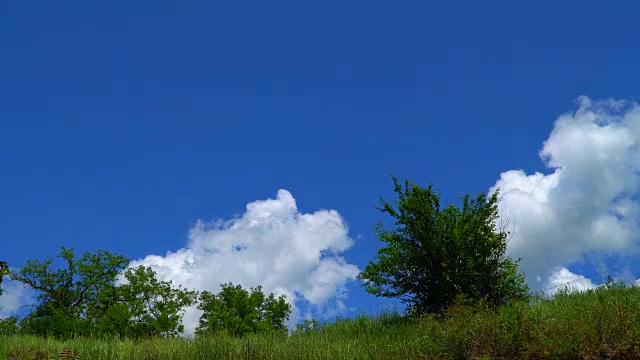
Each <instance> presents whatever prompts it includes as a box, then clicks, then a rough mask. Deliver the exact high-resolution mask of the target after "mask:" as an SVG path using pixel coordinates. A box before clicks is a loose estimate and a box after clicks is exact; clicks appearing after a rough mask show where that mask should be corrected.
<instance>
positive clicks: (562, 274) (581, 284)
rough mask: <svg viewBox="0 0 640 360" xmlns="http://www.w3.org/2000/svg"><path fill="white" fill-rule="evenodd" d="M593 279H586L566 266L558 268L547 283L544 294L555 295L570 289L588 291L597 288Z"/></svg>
mask: <svg viewBox="0 0 640 360" xmlns="http://www.w3.org/2000/svg"><path fill="white" fill-rule="evenodd" d="M597 287H598V285H596V284H594V283H593V281H591V279H585V278H584V277H583V276H582V275H578V274H575V273H572V272H571V271H569V269H567V268H565V267H559V268H557V269H556V270H555V271H554V272H553V273H552V274H551V276H549V278H548V279H547V281H546V283H545V289H548V290H546V291H545V294H544V295H547V296H553V295H555V294H556V293H557V292H558V291H561V290H564V289H568V290H569V291H571V292H573V291H578V292H581V291H586V290H591V289H595V288H597Z"/></svg>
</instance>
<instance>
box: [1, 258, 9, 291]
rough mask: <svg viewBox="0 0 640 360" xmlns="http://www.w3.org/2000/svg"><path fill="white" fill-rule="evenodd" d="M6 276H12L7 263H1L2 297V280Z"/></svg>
mask: <svg viewBox="0 0 640 360" xmlns="http://www.w3.org/2000/svg"><path fill="white" fill-rule="evenodd" d="M5 275H11V271H10V270H9V266H7V262H6V261H0V295H2V278H3V277H4V276H5Z"/></svg>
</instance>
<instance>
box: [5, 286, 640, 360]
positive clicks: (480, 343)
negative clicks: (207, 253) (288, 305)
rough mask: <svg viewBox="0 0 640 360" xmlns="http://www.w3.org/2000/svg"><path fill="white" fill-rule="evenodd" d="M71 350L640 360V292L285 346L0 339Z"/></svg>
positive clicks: (334, 331)
mask: <svg viewBox="0 0 640 360" xmlns="http://www.w3.org/2000/svg"><path fill="white" fill-rule="evenodd" d="M66 348H70V349H73V350H74V352H75V353H76V354H77V355H78V356H79V358H80V359H92V360H100V359H109V360H124V359H131V360H133V359H135V360H142V359H162V360H169V359H176V360H177V359H483V358H484V359H494V358H508V359H588V358H598V359H605V358H615V359H632V358H633V359H637V358H640V288H637V287H633V288H626V287H623V286H613V287H609V288H599V289H597V290H593V291H588V292H585V293H574V294H566V293H565V294H561V295H559V296H557V297H555V298H554V299H553V300H550V301H543V300H540V301H537V302H536V303H534V304H519V305H516V306H510V307H504V308H501V309H499V310H498V311H497V312H492V311H489V310H487V309H478V308H475V309H474V308H470V307H467V306H462V305H458V306H454V307H452V308H451V309H450V312H449V314H448V315H447V317H446V318H444V319H440V320H437V319H435V318H433V317H421V318H407V317H403V316H401V315H399V314H398V313H389V314H385V315H382V316H380V317H378V318H373V317H370V316H365V315H362V316H359V317H357V318H356V319H353V320H340V321H337V322H336V323H334V324H330V325H327V326H325V327H324V328H323V329H322V330H318V331H309V332H306V333H302V334H295V335H292V336H290V337H286V336H278V335H269V334H264V335H257V336H250V337H247V338H244V339H239V338H232V337H227V336H219V337H211V338H202V339H196V340H193V341H188V340H184V339H152V340H145V341H137V342H134V341H132V340H118V339H113V340H104V339H102V340H100V339H76V340H67V341H57V340H51V339H47V340H45V339H41V338H36V337H29V336H6V337H2V338H0V356H1V357H0V358H2V359H29V360H31V359H34V356H35V353H36V352H37V351H43V352H44V353H46V354H48V355H49V356H52V357H51V358H54V359H55V358H57V357H53V356H54V354H57V352H59V351H61V350H63V349H66Z"/></svg>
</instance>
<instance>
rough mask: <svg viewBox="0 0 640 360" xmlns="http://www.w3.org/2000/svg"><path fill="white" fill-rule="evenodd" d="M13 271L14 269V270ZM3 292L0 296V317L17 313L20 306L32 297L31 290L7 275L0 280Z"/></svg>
mask: <svg viewBox="0 0 640 360" xmlns="http://www.w3.org/2000/svg"><path fill="white" fill-rule="evenodd" d="M14 271H15V270H14ZM2 289H3V294H2V296H0V318H6V317H9V316H13V315H18V313H19V311H20V309H21V306H22V305H24V304H25V303H28V302H29V300H32V298H33V291H32V290H30V289H28V288H26V287H25V285H23V284H22V283H20V282H18V281H14V280H10V279H9V278H8V277H7V278H5V279H3V281H2Z"/></svg>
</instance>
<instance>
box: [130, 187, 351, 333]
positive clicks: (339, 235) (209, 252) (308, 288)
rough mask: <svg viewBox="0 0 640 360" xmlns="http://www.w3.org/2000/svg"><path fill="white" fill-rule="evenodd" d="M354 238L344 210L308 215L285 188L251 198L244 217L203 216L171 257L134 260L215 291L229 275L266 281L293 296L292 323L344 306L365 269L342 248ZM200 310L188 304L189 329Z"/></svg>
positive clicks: (267, 287)
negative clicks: (350, 286)
mask: <svg viewBox="0 0 640 360" xmlns="http://www.w3.org/2000/svg"><path fill="white" fill-rule="evenodd" d="M352 245H353V240H352V239H351V238H350V237H349V236H348V227H347V224H346V222H345V220H344V219H343V218H342V216H340V214H339V213H338V212H337V211H335V210H319V211H316V212H314V213H312V214H302V213H300V212H299V211H298V209H297V206H296V201H295V199H294V198H293V196H292V195H291V193H289V192H288V191H286V190H279V191H278V193H277V196H276V199H267V200H259V201H255V202H252V203H249V204H247V206H246V211H245V213H244V214H243V215H242V216H239V217H236V218H233V219H231V220H226V221H224V220H215V221H212V222H204V221H198V222H197V223H196V224H195V226H193V227H192V228H191V229H190V231H189V233H188V241H187V244H186V246H185V247H183V248H181V249H179V250H178V251H175V252H171V251H169V252H167V254H166V255H165V256H157V255H149V256H147V257H145V258H143V259H140V260H136V261H132V262H131V263H130V265H129V266H130V267H136V266H139V265H145V266H149V267H151V268H152V269H153V270H155V271H156V273H157V274H158V278H159V279H160V280H163V281H167V280H171V281H172V282H173V284H174V285H175V286H177V285H183V286H184V287H186V288H188V289H197V290H209V291H212V292H214V293H217V292H218V291H219V290H220V284H222V283H225V282H233V283H234V284H236V285H237V284H239V285H242V286H243V287H245V288H249V287H256V286H258V285H261V286H262V287H263V291H264V292H265V293H266V294H268V293H274V294H275V295H276V296H280V295H282V294H284V295H286V299H287V302H288V303H290V304H292V308H293V312H292V316H291V318H290V320H289V322H288V325H292V324H294V323H296V322H297V321H298V320H299V319H300V317H301V314H302V312H303V310H304V311H305V312H307V311H309V310H310V309H313V310H314V311H316V312H322V311H324V312H329V313H330V312H331V311H335V310H336V309H340V308H342V307H343V306H344V305H343V300H344V298H345V297H346V294H347V288H346V284H347V282H348V281H350V280H354V279H355V278H356V276H357V275H358V273H359V270H358V268H357V267H356V266H355V265H352V264H349V263H347V261H346V260H345V259H344V258H343V257H342V256H340V253H342V252H344V251H345V250H347V249H349V248H350V247H351V246H352ZM301 307H305V309H302V308H301ZM199 317H200V312H199V311H198V310H197V309H195V308H189V309H187V310H186V312H185V316H184V318H183V324H184V325H185V328H186V330H185V332H186V333H187V335H189V334H192V333H193V330H194V329H195V327H196V326H197V324H198V319H199Z"/></svg>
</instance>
